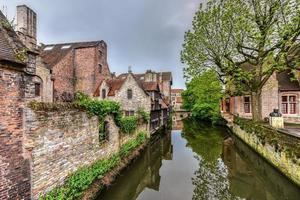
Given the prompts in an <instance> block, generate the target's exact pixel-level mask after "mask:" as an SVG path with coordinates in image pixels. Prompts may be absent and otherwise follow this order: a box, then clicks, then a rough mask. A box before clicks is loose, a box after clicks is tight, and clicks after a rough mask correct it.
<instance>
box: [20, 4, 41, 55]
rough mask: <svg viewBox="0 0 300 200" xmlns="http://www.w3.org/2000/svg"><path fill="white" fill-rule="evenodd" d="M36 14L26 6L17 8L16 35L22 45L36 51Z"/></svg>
mask: <svg viewBox="0 0 300 200" xmlns="http://www.w3.org/2000/svg"><path fill="white" fill-rule="evenodd" d="M36 24H37V17H36V13H35V12H34V11H33V10H31V9H30V8H29V7H27V6H26V5H21V6H17V33H18V35H19V37H20V38H21V40H22V42H23V43H24V45H25V46H26V47H27V48H28V49H30V50H36V48H37V47H36Z"/></svg>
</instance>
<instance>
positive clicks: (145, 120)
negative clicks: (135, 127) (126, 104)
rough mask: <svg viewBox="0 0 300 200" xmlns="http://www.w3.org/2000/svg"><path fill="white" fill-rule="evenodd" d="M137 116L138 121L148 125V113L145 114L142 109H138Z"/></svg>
mask: <svg viewBox="0 0 300 200" xmlns="http://www.w3.org/2000/svg"><path fill="white" fill-rule="evenodd" d="M137 116H138V118H139V119H142V120H143V121H144V123H148V122H149V121H150V113H148V112H146V111H145V109H144V108H141V107H139V108H138V111H137Z"/></svg>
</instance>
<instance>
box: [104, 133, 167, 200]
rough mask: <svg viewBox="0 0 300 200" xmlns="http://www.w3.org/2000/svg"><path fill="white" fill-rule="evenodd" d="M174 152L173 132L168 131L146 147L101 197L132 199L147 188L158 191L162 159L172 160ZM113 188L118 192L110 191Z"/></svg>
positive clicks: (117, 199) (119, 199)
mask: <svg viewBox="0 0 300 200" xmlns="http://www.w3.org/2000/svg"><path fill="white" fill-rule="evenodd" d="M172 153H173V148H172V145H171V134H170V133H168V134H166V135H165V136H163V138H160V139H158V140H157V141H155V142H154V143H153V144H151V145H150V146H149V147H148V148H146V149H145V151H144V152H143V153H142V155H141V157H139V158H138V159H137V160H136V161H135V162H134V163H133V164H132V166H131V167H129V168H128V170H126V171H125V172H124V174H122V175H121V176H120V177H119V178H118V180H117V182H116V183H115V184H114V185H113V186H112V188H110V189H109V190H108V191H107V192H104V193H103V195H101V196H100V197H99V199H114V200H121V199H122V200H124V199H126V200H127V199H128V200H131V199H136V198H137V197H138V196H139V194H140V193H141V192H142V191H144V189H145V188H149V189H153V190H156V191H158V190H159V186H160V175H159V170H160V168H161V166H162V160H172ZM112 190H113V191H118V192H109V191H112Z"/></svg>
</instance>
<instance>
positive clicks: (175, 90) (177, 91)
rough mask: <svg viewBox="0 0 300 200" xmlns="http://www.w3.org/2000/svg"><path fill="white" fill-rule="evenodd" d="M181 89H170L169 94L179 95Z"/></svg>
mask: <svg viewBox="0 0 300 200" xmlns="http://www.w3.org/2000/svg"><path fill="white" fill-rule="evenodd" d="M181 92H183V89H171V93H181Z"/></svg>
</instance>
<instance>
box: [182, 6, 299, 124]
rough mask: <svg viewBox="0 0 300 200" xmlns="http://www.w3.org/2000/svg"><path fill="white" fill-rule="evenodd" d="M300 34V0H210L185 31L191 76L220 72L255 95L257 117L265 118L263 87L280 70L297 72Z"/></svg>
mask: <svg viewBox="0 0 300 200" xmlns="http://www.w3.org/2000/svg"><path fill="white" fill-rule="evenodd" d="M299 35H300V0H209V1H208V3H207V5H206V6H205V7H203V6H200V9H199V10H198V11H197V12H196V15H195V17H194V20H193V28H192V30H189V31H188V32H187V33H186V35H185V41H184V44H183V51H182V53H181V58H182V62H183V63H185V64H187V67H186V68H185V75H186V77H187V78H188V79H189V78H192V77H197V76H198V75H199V74H201V73H202V71H205V70H207V69H212V70H215V71H216V73H217V74H218V75H219V78H220V80H221V81H223V82H224V83H226V82H228V81H229V82H230V83H231V84H232V85H234V86H235V90H236V91H237V92H239V93H242V94H243V93H248V94H250V95H251V100H252V101H251V102H252V114H253V119H254V120H261V119H262V115H261V101H260V99H261V91H262V87H263V86H264V85H265V83H266V82H267V81H268V79H269V78H270V76H272V74H274V72H280V71H283V70H286V69H287V68H291V69H292V71H293V70H295V68H296V65H297V62H299V61H296V60H295V59H294V58H295V56H293V54H294V53H295V51H296V46H297V44H299ZM225 77H226V78H225Z"/></svg>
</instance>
